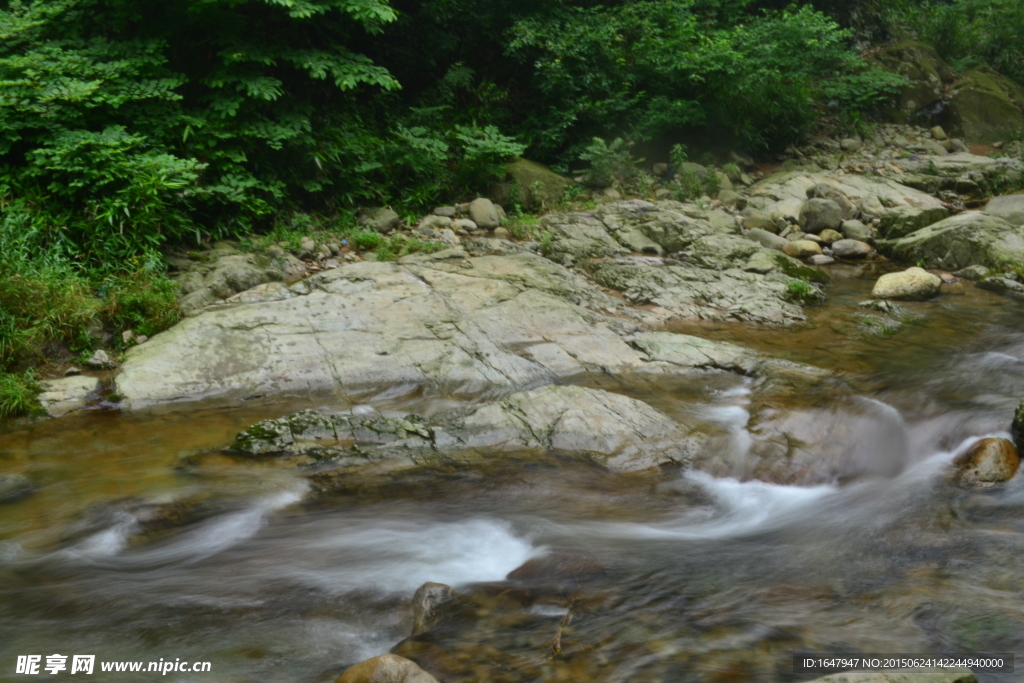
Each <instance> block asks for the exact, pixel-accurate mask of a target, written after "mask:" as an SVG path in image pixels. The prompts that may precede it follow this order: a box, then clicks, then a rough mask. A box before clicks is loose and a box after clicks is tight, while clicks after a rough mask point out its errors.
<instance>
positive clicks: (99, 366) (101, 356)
mask: <svg viewBox="0 0 1024 683" xmlns="http://www.w3.org/2000/svg"><path fill="white" fill-rule="evenodd" d="M85 364H86V365H88V366H89V367H90V368H93V369H95V370H112V369H114V368H116V367H117V363H115V362H114V361H112V360H111V359H110V356H108V355H107V352H106V351H104V350H103V349H97V350H96V353H94V354H92V357H91V358H89V360H87V361H86V362H85Z"/></svg>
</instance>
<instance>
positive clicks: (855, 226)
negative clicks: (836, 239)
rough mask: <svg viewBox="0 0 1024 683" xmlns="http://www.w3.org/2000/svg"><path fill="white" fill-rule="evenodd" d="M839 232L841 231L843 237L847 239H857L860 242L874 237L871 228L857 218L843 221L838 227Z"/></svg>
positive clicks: (868, 240)
mask: <svg viewBox="0 0 1024 683" xmlns="http://www.w3.org/2000/svg"><path fill="white" fill-rule="evenodd" d="M839 232H841V233H843V237H845V238H846V239H848V240H858V241H860V242H870V241H871V240H873V239H874V237H875V235H874V233H873V232H871V228H869V227H868V226H866V225H864V223H862V222H861V221H858V220H849V221H843V224H842V225H841V226H840V227H839Z"/></svg>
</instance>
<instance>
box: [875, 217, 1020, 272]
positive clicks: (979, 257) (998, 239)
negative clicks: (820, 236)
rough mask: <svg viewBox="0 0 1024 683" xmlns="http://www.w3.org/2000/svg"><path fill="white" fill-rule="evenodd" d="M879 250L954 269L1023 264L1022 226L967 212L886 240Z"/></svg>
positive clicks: (894, 255)
mask: <svg viewBox="0 0 1024 683" xmlns="http://www.w3.org/2000/svg"><path fill="white" fill-rule="evenodd" d="M879 250H880V251H882V252H883V253H885V254H887V255H891V256H892V257H893V258H896V259H899V260H903V261H919V260H923V261H924V262H925V263H926V264H927V265H928V266H929V267H932V268H942V269H944V270H949V271H957V270H960V269H963V268H967V267H968V266H974V265H978V266H985V267H987V268H992V269H996V268H1012V267H1014V266H1016V265H1018V264H1020V263H1024V229H1021V228H1017V227H1014V226H1013V225H1010V224H1009V223H1007V222H1006V221H1004V220H1003V219H1002V218H997V217H995V216H986V215H985V214H983V213H980V212H977V211H967V212H964V213H962V214H959V215H956V216H952V217H950V218H947V219H945V220H943V221H940V222H938V223H935V224H934V225H929V226H928V227H926V228H923V229H921V230H918V231H916V232H913V233H910V234H909V235H907V236H906V237H903V238H900V239H895V240H885V241H884V242H880V243H879Z"/></svg>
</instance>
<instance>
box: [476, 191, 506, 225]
mask: <svg viewBox="0 0 1024 683" xmlns="http://www.w3.org/2000/svg"><path fill="white" fill-rule="evenodd" d="M469 217H470V219H471V220H472V221H473V222H474V223H476V224H477V226H478V227H480V228H483V229H484V230H494V229H495V228H497V227H498V226H499V225H501V217H500V216H499V214H498V209H497V208H496V207H495V206H494V202H492V201H491V200H490V199H487V198H485V197H480V198H479V199H474V200H473V201H472V202H470V204H469Z"/></svg>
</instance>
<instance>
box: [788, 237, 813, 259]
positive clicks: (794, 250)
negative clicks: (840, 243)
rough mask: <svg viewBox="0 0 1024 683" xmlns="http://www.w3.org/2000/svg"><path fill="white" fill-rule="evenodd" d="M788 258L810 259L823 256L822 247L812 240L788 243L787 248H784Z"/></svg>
mask: <svg viewBox="0 0 1024 683" xmlns="http://www.w3.org/2000/svg"><path fill="white" fill-rule="evenodd" d="M782 251H783V252H785V254H786V255H787V256H792V257H793V258H799V259H804V258H810V257H812V256H821V247H819V246H818V244H817V243H816V242H811V241H810V240H797V241H795V242H787V243H786V246H785V247H783V248H782Z"/></svg>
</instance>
